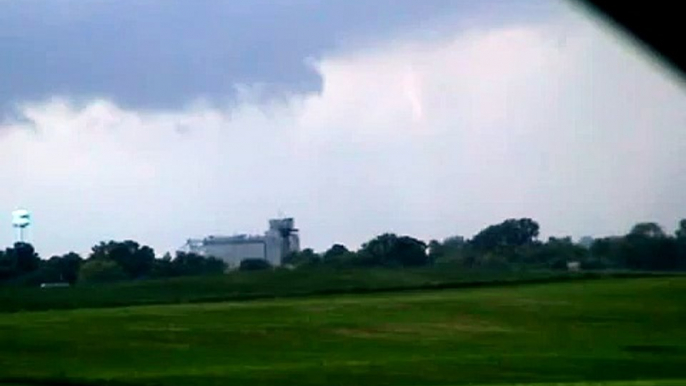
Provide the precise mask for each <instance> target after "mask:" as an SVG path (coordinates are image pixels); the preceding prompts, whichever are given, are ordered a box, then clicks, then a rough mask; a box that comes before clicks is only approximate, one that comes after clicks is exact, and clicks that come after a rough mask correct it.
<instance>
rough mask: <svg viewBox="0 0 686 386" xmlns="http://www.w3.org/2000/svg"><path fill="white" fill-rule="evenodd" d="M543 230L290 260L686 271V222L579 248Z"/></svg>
mask: <svg viewBox="0 0 686 386" xmlns="http://www.w3.org/2000/svg"><path fill="white" fill-rule="evenodd" d="M539 232H540V226H539V224H538V223H537V222H536V221H534V220H532V219H530V218H520V219H507V220H505V221H503V222H501V223H499V224H495V225H491V226H488V227H486V228H485V229H483V230H481V231H480V232H479V233H477V234H476V235H474V236H473V237H472V238H471V239H467V238H465V237H463V236H451V237H448V238H446V239H444V240H442V241H439V240H431V241H429V242H428V243H424V242H423V241H421V240H418V239H416V238H412V237H410V236H399V235H396V234H393V233H387V234H383V235H380V236H377V237H376V238H374V239H372V240H370V241H369V242H367V243H365V244H363V245H362V247H361V248H360V249H359V250H357V251H350V250H348V249H347V248H346V247H345V246H344V245H341V244H335V245H333V246H332V247H331V248H329V249H328V250H327V251H326V252H324V253H321V254H317V253H315V252H314V251H313V250H312V249H305V250H303V251H301V252H298V253H293V254H291V255H290V256H288V257H286V258H285V259H284V263H285V264H288V265H290V266H292V267H296V268H297V267H316V266H333V267H368V266H387V267H412V266H415V267H416V266H427V265H442V264H452V265H456V266H460V267H464V268H470V269H472V268H487V269H512V268H537V269H552V270H565V269H568V267H569V263H574V264H575V265H577V266H578V267H579V268H580V269H585V270H602V269H615V270H643V271H677V270H686V219H684V220H681V221H680V222H679V224H678V227H677V229H676V231H675V232H674V234H668V233H667V232H665V231H664V230H663V229H662V228H661V227H660V226H659V225H658V224H656V223H652V222H644V223H638V224H636V225H635V226H634V227H633V228H632V229H631V231H630V232H629V233H627V234H626V235H623V236H615V237H604V238H597V239H593V238H590V237H584V238H582V239H581V240H579V241H577V242H574V241H573V240H572V238H571V237H550V238H548V240H546V241H541V240H539V239H538V236H539Z"/></svg>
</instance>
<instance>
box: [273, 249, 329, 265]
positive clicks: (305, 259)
mask: <svg viewBox="0 0 686 386" xmlns="http://www.w3.org/2000/svg"><path fill="white" fill-rule="evenodd" d="M320 262H321V257H320V256H319V255H318V254H317V253H315V252H314V250H312V248H305V249H303V250H302V251H300V252H291V253H289V254H288V255H286V256H284V257H283V259H282V261H281V263H282V264H284V265H291V266H294V267H306V266H312V265H316V264H318V263H320Z"/></svg>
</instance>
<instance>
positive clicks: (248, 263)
mask: <svg viewBox="0 0 686 386" xmlns="http://www.w3.org/2000/svg"><path fill="white" fill-rule="evenodd" d="M271 268H272V265H271V264H270V263H269V261H267V260H266V259H244V260H242V261H241V264H240V265H239V267H238V269H239V270H240V271H264V270H267V269H271Z"/></svg>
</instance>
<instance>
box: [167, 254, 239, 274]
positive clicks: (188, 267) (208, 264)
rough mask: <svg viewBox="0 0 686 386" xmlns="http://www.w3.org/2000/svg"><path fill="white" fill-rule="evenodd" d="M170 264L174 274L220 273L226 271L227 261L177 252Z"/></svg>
mask: <svg viewBox="0 0 686 386" xmlns="http://www.w3.org/2000/svg"><path fill="white" fill-rule="evenodd" d="M163 261H164V260H163ZM170 264H171V272H172V275H173V276H197V275H213V274H220V273H224V272H225V271H226V268H227V266H226V263H225V262H224V261H223V260H221V259H217V258H216V257H212V256H208V257H205V256H201V255H198V254H196V253H186V252H177V253H176V256H175V257H174V259H173V260H171V263H170Z"/></svg>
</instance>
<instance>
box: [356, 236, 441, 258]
mask: <svg viewBox="0 0 686 386" xmlns="http://www.w3.org/2000/svg"><path fill="white" fill-rule="evenodd" d="M358 258H359V260H360V262H361V263H362V264H363V265H370V266H375V265H385V266H421V265H426V264H428V263H429V256H428V254H427V245H426V244H425V243H424V242H423V241H420V240H417V239H415V238H412V237H410V236H398V235H396V234H393V233H385V234H382V235H380V236H377V237H376V238H374V239H372V240H370V241H369V242H367V243H365V244H363V245H362V248H361V249H360V252H359V253H358Z"/></svg>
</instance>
